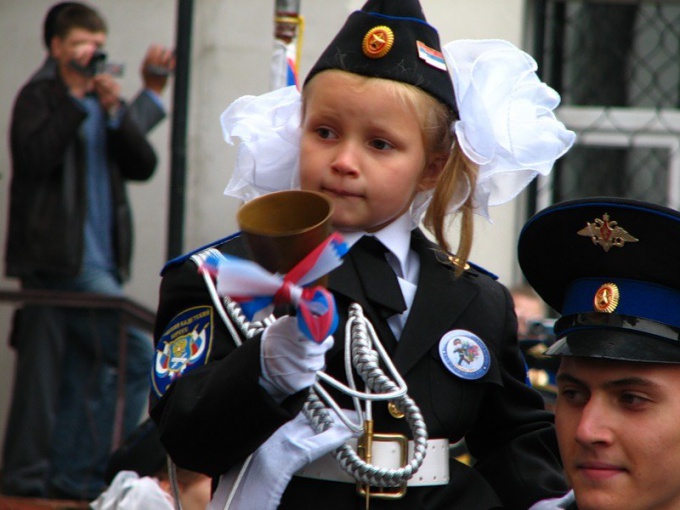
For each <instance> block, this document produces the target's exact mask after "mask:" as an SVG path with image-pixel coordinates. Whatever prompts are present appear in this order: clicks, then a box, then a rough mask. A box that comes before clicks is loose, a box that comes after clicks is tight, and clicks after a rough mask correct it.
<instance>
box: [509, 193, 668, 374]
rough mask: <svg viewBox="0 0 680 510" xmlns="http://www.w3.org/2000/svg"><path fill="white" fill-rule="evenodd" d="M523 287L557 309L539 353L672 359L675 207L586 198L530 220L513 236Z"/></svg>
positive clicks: (622, 200) (623, 358) (567, 203)
mask: <svg viewBox="0 0 680 510" xmlns="http://www.w3.org/2000/svg"><path fill="white" fill-rule="evenodd" d="M518 255H519V263H520V266H521V268H522V271H523V272H524V275H525V276H526V278H527V281H528V282H529V284H530V285H531V286H533V287H534V289H536V291H537V292H538V293H539V294H540V296H541V297H542V298H543V299H544V300H545V301H546V303H548V304H549V305H550V306H551V307H552V308H554V309H555V310H556V311H557V312H559V313H560V314H561V318H560V319H559V320H558V321H557V323H556V324H555V335H556V338H557V341H556V342H555V343H554V344H553V345H552V346H551V347H550V349H549V350H548V351H547V352H546V354H548V355H555V356H581V357H595V358H608V359H618V360H628V361H643V362H661V363H680V213H679V212H678V211H676V210H673V209H669V208H666V207H661V206H658V205H654V204H649V203H646V202H640V201H636V200H628V199H621V198H607V197H602V198H589V199H582V200H573V201H568V202H562V203H559V204H555V205H553V206H551V207H548V208H546V209H544V210H543V211H541V212H539V213H537V214H536V215H535V216H534V217H533V218H531V219H530V220H529V221H528V222H527V224H526V225H525V226H524V228H523V230H522V232H521V234H520V239H519V248H518Z"/></svg>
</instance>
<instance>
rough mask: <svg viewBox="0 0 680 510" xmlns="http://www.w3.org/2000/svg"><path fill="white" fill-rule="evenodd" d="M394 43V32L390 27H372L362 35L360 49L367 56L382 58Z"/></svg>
mask: <svg viewBox="0 0 680 510" xmlns="http://www.w3.org/2000/svg"><path fill="white" fill-rule="evenodd" d="M393 44H394V32H392V29H391V28H390V27H387V26H384V25H381V26H378V27H373V28H372V29H370V30H369V31H368V32H366V35H365V36H364V40H363V42H362V43H361V49H362V51H363V52H364V55H366V56H367V57H368V58H382V57H384V56H385V55H387V54H388V53H389V51H390V50H391V49H392V45H393Z"/></svg>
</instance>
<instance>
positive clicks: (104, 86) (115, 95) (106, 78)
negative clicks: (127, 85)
mask: <svg viewBox="0 0 680 510" xmlns="http://www.w3.org/2000/svg"><path fill="white" fill-rule="evenodd" d="M93 81H94V90H95V92H96V94H97V97H98V98H99V102H100V103H101V105H102V107H103V108H104V109H105V110H106V111H107V112H108V114H109V116H111V117H113V116H115V114H116V112H117V111H118V108H119V107H120V84H119V83H118V82H117V81H116V80H114V78H113V76H111V75H110V74H98V75H97V76H95V77H94V78H93Z"/></svg>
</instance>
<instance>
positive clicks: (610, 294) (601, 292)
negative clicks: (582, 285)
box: [593, 283, 620, 313]
mask: <svg viewBox="0 0 680 510" xmlns="http://www.w3.org/2000/svg"><path fill="white" fill-rule="evenodd" d="M619 298H620V293H619V288H618V287H617V286H616V284H614V283H604V284H602V285H601V286H600V288H599V289H597V292H596V293H595V297H594V298H593V306H594V307H595V310H597V311H598V312H606V313H612V312H613V311H614V310H616V307H617V306H618V305H619Z"/></svg>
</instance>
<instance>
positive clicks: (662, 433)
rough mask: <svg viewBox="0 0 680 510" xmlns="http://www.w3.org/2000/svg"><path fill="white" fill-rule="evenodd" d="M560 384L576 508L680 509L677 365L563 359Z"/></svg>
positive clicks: (559, 420) (559, 414) (561, 424)
mask: <svg viewBox="0 0 680 510" xmlns="http://www.w3.org/2000/svg"><path fill="white" fill-rule="evenodd" d="M557 384H558V397H557V407H556V411H555V413H556V416H555V422H556V426H557V435H558V440H559V444H560V452H561V454H562V459H563V461H564V467H565V471H566V474H567V477H568V479H569V481H570V483H571V484H572V486H573V488H574V492H575V493H576V502H577V505H578V508H579V510H621V509H626V510H651V509H654V510H666V509H668V510H670V509H678V508H680V365H673V364H659V363H632V362H622V361H610V360H597V359H590V358H572V357H563V358H562V360H561V365H560V369H559V371H558V375H557Z"/></svg>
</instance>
